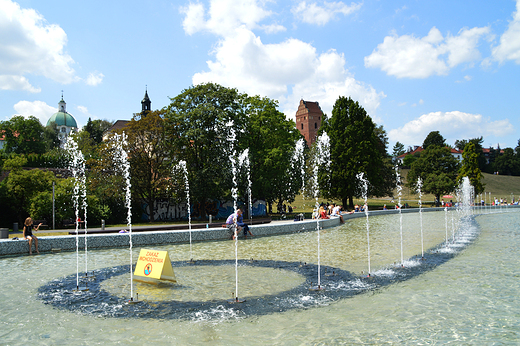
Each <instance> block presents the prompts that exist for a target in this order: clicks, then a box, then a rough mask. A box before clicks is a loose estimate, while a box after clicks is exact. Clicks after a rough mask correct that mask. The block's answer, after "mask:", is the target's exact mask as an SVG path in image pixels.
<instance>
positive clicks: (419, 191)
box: [417, 177, 424, 258]
mask: <svg viewBox="0 0 520 346" xmlns="http://www.w3.org/2000/svg"><path fill="white" fill-rule="evenodd" d="M422 186H423V181H422V179H421V177H419V178H418V179H417V194H418V195H419V221H420V223H421V254H422V257H421V258H424V237H423V222H422Z"/></svg>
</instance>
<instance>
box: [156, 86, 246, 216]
mask: <svg viewBox="0 0 520 346" xmlns="http://www.w3.org/2000/svg"><path fill="white" fill-rule="evenodd" d="M244 97H245V96H244V95H242V94H239V93H238V91H237V90H236V89H230V88H225V87H223V86H221V85H218V84H213V83H207V84H200V85H197V86H192V87H190V88H189V89H186V90H184V91H183V92H182V93H181V94H180V95H178V96H176V97H174V98H171V103H170V105H169V106H168V107H167V109H166V113H165V119H166V120H167V123H166V128H167V133H166V135H167V137H168V138H169V140H170V142H171V144H172V157H175V158H176V159H177V160H184V161H186V163H187V170H188V178H189V182H190V195H191V196H192V197H193V200H194V201H195V202H196V203H197V204H198V205H199V206H200V209H199V210H200V215H199V216H201V217H203V218H205V216H206V210H205V204H206V201H208V200H209V199H216V198H221V197H223V196H226V195H228V196H229V191H230V190H231V186H232V180H231V159H233V160H234V159H236V158H234V157H231V156H232V153H233V148H238V145H237V143H240V139H241V137H243V135H244V131H243V130H244V124H243V123H244V121H245V120H246V116H245V114H244V113H245V112H244V107H243V99H244ZM232 133H234V134H235V138H233V136H232ZM235 153H238V151H235ZM194 216H195V215H194Z"/></svg>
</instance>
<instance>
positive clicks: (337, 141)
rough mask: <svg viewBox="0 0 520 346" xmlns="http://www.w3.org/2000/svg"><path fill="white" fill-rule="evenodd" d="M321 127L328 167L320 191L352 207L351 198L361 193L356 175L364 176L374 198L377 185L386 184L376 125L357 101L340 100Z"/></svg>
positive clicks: (349, 99)
mask: <svg viewBox="0 0 520 346" xmlns="http://www.w3.org/2000/svg"><path fill="white" fill-rule="evenodd" d="M322 128H323V129H322V130H323V131H326V132H327V134H328V135H329V137H330V157H331V166H330V171H329V172H327V175H328V176H329V180H328V181H327V183H323V179H322V183H320V190H321V191H322V192H323V193H324V195H325V197H328V198H338V199H341V200H342V203H343V205H344V206H346V205H347V204H348V205H349V207H350V208H353V207H354V201H353V197H354V196H360V194H361V190H360V185H359V182H358V180H357V178H356V176H357V174H358V173H361V172H363V173H365V178H366V179H367V180H368V181H369V182H370V185H371V188H370V190H371V191H369V194H371V195H375V194H374V192H377V191H378V189H377V187H378V186H384V184H386V183H387V182H385V181H384V179H385V177H384V176H383V175H382V174H381V169H382V167H383V166H384V157H383V155H382V154H381V146H382V143H381V140H380V138H378V136H377V134H376V125H375V124H374V122H373V121H372V119H371V118H370V116H369V115H368V114H367V112H366V111H365V109H363V107H361V106H360V105H359V103H358V102H355V101H353V100H352V99H351V98H350V97H349V98H346V97H339V98H338V99H337V100H336V103H335V104H334V108H333V109H332V116H331V118H330V119H329V120H327V122H326V123H325V124H322ZM383 146H384V144H383ZM374 187H376V188H374ZM381 190H384V189H381Z"/></svg>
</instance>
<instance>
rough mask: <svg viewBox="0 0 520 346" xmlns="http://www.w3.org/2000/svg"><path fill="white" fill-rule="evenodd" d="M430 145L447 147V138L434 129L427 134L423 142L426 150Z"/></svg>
mask: <svg viewBox="0 0 520 346" xmlns="http://www.w3.org/2000/svg"><path fill="white" fill-rule="evenodd" d="M430 145H436V146H438V147H445V146H446V140H445V139H444V137H442V135H441V134H440V133H439V131H432V132H430V133H429V134H428V136H426V138H425V139H424V142H423V145H422V147H423V149H424V150H426V149H428V147H429V146H430Z"/></svg>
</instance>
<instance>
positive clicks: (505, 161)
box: [494, 148, 520, 175]
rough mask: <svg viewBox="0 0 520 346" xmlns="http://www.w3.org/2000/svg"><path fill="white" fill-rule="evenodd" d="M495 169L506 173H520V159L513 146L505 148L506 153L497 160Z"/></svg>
mask: <svg viewBox="0 0 520 346" xmlns="http://www.w3.org/2000/svg"><path fill="white" fill-rule="evenodd" d="M494 167H495V170H496V171H497V172H499V173H500V174H504V175H520V160H518V158H517V157H516V156H515V152H514V150H513V149H511V148H505V149H504V153H503V154H502V155H500V156H498V157H497V158H496V160H495V165H494Z"/></svg>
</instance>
